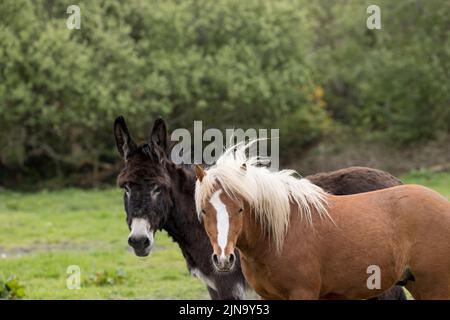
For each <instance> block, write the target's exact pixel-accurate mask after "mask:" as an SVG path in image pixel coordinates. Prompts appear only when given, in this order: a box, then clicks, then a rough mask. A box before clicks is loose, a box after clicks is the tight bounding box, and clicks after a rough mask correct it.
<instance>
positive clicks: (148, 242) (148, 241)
mask: <svg viewBox="0 0 450 320" xmlns="http://www.w3.org/2000/svg"><path fill="white" fill-rule="evenodd" d="M149 245H150V240H149V238H147V237H145V238H144V239H143V241H142V246H143V247H145V248H147V247H148V246H149Z"/></svg>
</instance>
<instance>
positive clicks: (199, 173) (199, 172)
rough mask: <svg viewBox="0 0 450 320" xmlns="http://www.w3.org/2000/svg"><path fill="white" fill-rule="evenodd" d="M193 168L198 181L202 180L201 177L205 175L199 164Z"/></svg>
mask: <svg viewBox="0 0 450 320" xmlns="http://www.w3.org/2000/svg"><path fill="white" fill-rule="evenodd" d="M194 168H195V175H196V176H197V179H198V181H200V182H202V180H203V178H204V177H205V175H206V171H205V170H204V169H203V168H202V166H201V165H199V164H196V165H195V166H194Z"/></svg>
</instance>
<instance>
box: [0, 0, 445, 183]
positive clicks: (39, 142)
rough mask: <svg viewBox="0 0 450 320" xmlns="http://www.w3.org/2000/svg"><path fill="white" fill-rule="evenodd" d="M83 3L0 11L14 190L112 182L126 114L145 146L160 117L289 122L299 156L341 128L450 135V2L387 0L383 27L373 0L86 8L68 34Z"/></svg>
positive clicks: (2, 121)
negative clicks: (49, 181)
mask: <svg viewBox="0 0 450 320" xmlns="http://www.w3.org/2000/svg"><path fill="white" fill-rule="evenodd" d="M71 4H72V3H71V1H68V0H52V1H50V0H41V1H28V0H3V1H2V2H1V3H0V184H1V183H2V180H5V179H6V174H5V172H11V171H14V170H16V171H18V172H19V173H21V174H16V175H11V176H10V178H11V177H12V179H13V180H14V181H15V183H20V182H23V179H24V178H26V179H32V180H36V181H37V180H40V179H42V178H50V177H51V178H54V179H57V180H56V183H58V184H59V183H60V181H61V180H60V179H61V178H62V179H65V180H66V181H70V183H72V182H73V183H75V182H76V179H72V178H70V179H69V177H68V174H70V173H72V172H78V173H81V176H82V177H83V178H86V173H89V176H91V172H93V174H92V180H93V181H95V179H101V177H102V175H101V174H99V172H100V171H102V170H106V169H110V164H112V163H114V162H116V161H117V160H118V157H117V154H116V152H115V150H114V140H113V136H112V128H111V127H112V122H113V120H114V118H115V117H116V116H118V115H120V114H123V115H125V116H126V118H127V119H128V120H129V122H130V123H131V124H132V125H131V126H132V128H133V132H136V133H139V134H140V136H138V138H140V139H146V138H147V137H146V136H145V133H146V132H148V131H149V125H150V123H151V121H152V120H153V119H154V117H155V116H157V115H162V116H164V117H165V119H167V120H168V122H169V124H170V127H171V128H177V127H186V128H192V122H193V120H198V119H201V120H203V121H204V125H205V126H209V127H217V128H221V129H223V128H226V127H228V128H230V127H236V128H237V127H242V128H248V127H256V128H258V127H266V128H280V129H281V131H280V134H281V142H282V149H281V150H287V149H289V150H291V153H290V154H292V155H298V154H299V151H302V150H304V149H305V148H308V147H310V146H314V145H315V144H316V143H317V142H318V141H320V140H321V139H322V138H323V137H324V134H326V133H327V132H329V131H330V130H332V129H334V128H336V127H344V128H347V129H349V130H350V131H351V132H353V133H356V134H359V135H361V136H363V137H371V138H377V139H385V140H386V141H395V142H397V143H398V144H399V145H408V144H411V143H415V142H421V141H426V140H432V139H435V138H436V136H437V135H439V134H440V133H445V132H449V131H450V129H449V123H450V112H449V109H450V106H449V101H450V90H449V81H448V79H449V78H448V75H449V72H450V70H449V61H450V59H449V56H450V49H449V46H448V43H449V41H448V36H449V30H448V25H449V23H450V3H449V2H448V1H444V0H443V1H416V0H414V1H413V0H401V1H395V2H393V1H387V0H383V1H378V4H379V5H380V7H381V10H382V26H383V29H382V30H367V28H366V27H365V21H366V18H367V16H368V15H367V13H366V11H365V10H366V8H367V6H368V4H369V2H364V1H363V2H359V1H339V2H330V1H307V0H296V1H291V0H271V1H269V0H267V1H259V0H248V1H247V0H246V1H240V0H218V1H206V0H201V1H194V0H186V1H177V0H154V1H140V0H130V1H118V0H114V1H113V0H101V1H81V2H79V6H80V8H81V30H68V29H67V28H66V19H67V17H68V15H67V14H66V8H67V7H68V6H69V5H71ZM331 132H333V131H331ZM283 154H284V155H288V153H287V152H284V151H283ZM105 164H108V165H105ZM20 177H22V178H20ZM21 179H22V180H21ZM58 179H59V180H58ZM3 182H4V181H3Z"/></svg>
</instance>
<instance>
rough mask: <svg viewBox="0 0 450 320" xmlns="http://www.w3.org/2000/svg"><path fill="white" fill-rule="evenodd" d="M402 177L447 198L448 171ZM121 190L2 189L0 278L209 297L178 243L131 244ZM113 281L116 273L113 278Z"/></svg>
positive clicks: (37, 291) (69, 293)
mask: <svg viewBox="0 0 450 320" xmlns="http://www.w3.org/2000/svg"><path fill="white" fill-rule="evenodd" d="M402 180H403V181H404V182H405V183H417V184H422V185H425V186H428V187H430V188H433V189H435V190H437V191H438V192H440V193H442V194H443V195H445V196H446V197H448V198H450V173H429V172H425V171H419V172H412V173H410V174H409V175H407V176H404V177H402ZM124 219H125V214H124V211H123V205H122V193H121V191H120V190H117V189H110V190H101V191H100V190H90V191H84V190H77V189H66V190H62V191H55V192H39V193H31V194H26V193H16V192H10V191H2V192H1V193H0V280H1V279H3V280H6V279H7V278H8V277H10V276H11V275H15V276H16V277H17V278H18V279H19V281H20V282H21V284H23V285H24V287H25V295H26V296H25V297H26V298H28V299H207V298H208V294H207V292H206V289H205V288H204V286H203V284H202V283H201V282H200V281H198V280H197V279H195V278H194V277H192V276H190V275H189V274H188V272H187V268H186V263H185V261H184V259H183V257H182V255H181V252H180V250H179V248H178V246H177V245H176V244H175V243H173V242H172V241H171V240H170V238H169V237H168V236H167V235H166V234H165V233H161V232H159V233H157V235H156V242H155V243H156V245H157V246H156V248H155V249H154V251H153V252H152V253H151V254H150V256H148V257H146V258H138V257H136V256H135V255H134V254H133V253H132V252H130V251H129V249H128V246H127V243H126V240H127V239H126V238H127V235H128V229H127V226H126V223H125V220H124ZM70 265H78V266H79V267H80V268H81V288H80V289H78V290H69V289H67V288H66V278H67V274H66V270H67V267H68V266H70ZM117 270H119V271H121V272H122V271H123V272H124V273H125V274H126V275H125V278H124V279H123V280H122V281H116V282H117V283H114V284H111V285H109V284H103V285H102V283H96V282H95V281H88V279H89V276H90V275H93V274H96V273H101V274H103V273H112V274H114V273H115V272H116V271H117ZM113 280H114V279H113Z"/></svg>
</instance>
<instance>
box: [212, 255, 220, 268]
mask: <svg viewBox="0 0 450 320" xmlns="http://www.w3.org/2000/svg"><path fill="white" fill-rule="evenodd" d="M212 260H213V262H214V264H215V265H218V264H219V257H217V254H215V253H213V255H212Z"/></svg>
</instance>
